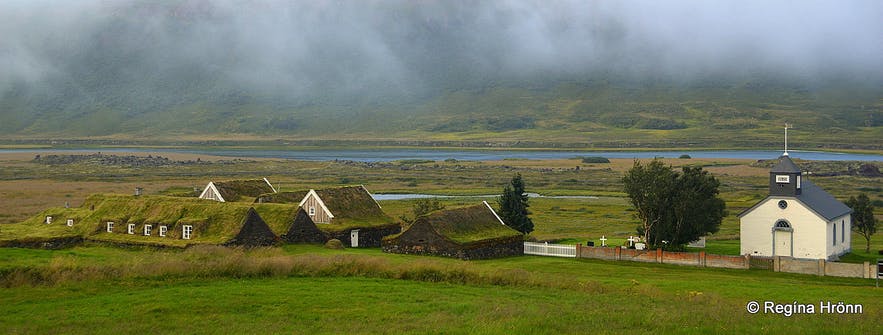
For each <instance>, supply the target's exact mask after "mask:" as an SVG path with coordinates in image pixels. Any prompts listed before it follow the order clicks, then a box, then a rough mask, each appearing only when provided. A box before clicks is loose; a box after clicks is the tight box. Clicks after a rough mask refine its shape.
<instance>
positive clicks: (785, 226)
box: [775, 220, 791, 228]
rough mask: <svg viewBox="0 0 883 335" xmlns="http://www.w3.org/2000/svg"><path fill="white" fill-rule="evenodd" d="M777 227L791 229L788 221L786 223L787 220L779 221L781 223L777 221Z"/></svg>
mask: <svg viewBox="0 0 883 335" xmlns="http://www.w3.org/2000/svg"><path fill="white" fill-rule="evenodd" d="M775 227H776V228H791V225H790V224H788V221H785V220H779V221H776V226H775Z"/></svg>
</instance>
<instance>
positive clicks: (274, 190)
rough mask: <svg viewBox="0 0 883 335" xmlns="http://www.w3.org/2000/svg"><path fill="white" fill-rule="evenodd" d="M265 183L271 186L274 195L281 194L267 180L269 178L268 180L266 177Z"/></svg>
mask: <svg viewBox="0 0 883 335" xmlns="http://www.w3.org/2000/svg"><path fill="white" fill-rule="evenodd" d="M264 182H266V183H267V185H270V189H272V190H273V193H279V191H276V188H275V187H273V184H270V181H269V180H267V178H266V177H264Z"/></svg>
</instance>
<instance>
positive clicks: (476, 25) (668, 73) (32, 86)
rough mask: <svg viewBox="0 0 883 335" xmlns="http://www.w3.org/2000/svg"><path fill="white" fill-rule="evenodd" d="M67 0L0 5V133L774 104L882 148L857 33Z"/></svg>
mask: <svg viewBox="0 0 883 335" xmlns="http://www.w3.org/2000/svg"><path fill="white" fill-rule="evenodd" d="M85 3H86V4H88V6H87V5H85V4H81V5H80V6H77V5H72V6H71V7H72V8H64V9H65V10H69V11H70V13H68V14H58V13H55V14H52V13H49V14H46V13H43V12H40V11H35V12H34V13H30V12H26V11H24V10H20V11H22V12H25V14H31V15H24V14H22V15H20V16H15V14H16V13H19V12H16V11H15V10H10V11H7V12H8V13H9V14H3V15H4V16H3V17H0V19H7V20H5V21H6V22H7V23H6V25H0V31H5V32H6V34H5V35H6V36H11V37H14V38H12V39H11V40H9V41H8V42H9V43H8V47H7V48H5V49H0V134H2V135H0V141H3V142H4V143H26V142H27V141H34V140H46V139H91V140H117V141H120V140H121V141H129V143H133V144H139V143H142V142H138V141H157V142H162V143H165V142H176V143H177V142H180V141H185V142H188V141H189V142H201V141H207V140H208V141H212V140H227V141H230V140H233V141H242V142H249V141H273V140H277V139H282V140H284V141H306V140H342V141H348V142H347V143H356V144H367V145H385V144H397V145H403V144H404V145H453V146H458V145H467V146H522V147H524V146H533V147H556V146H568V147H605V148H618V147H769V146H771V145H774V144H777V143H779V142H780V140H779V136H780V131H778V129H777V128H780V127H781V126H782V125H783V123H785V122H788V123H792V124H794V125H795V132H794V136H795V141H797V142H800V143H801V144H802V146H803V147H825V148H838V149H844V148H861V149H872V150H880V149H883V147H881V144H880V143H879V138H881V137H883V77H881V76H880V73H879V72H880V71H881V68H883V67H881V64H880V59H881V58H880V57H876V56H874V52H875V49H873V47H872V46H869V44H868V43H865V44H861V43H860V42H861V41H862V40H856V42H855V43H856V45H857V46H853V45H848V46H841V49H840V50H838V52H837V53H836V55H835V56H830V55H827V54H819V55H813V54H812V53H806V52H804V51H805V50H802V49H801V50H790V49H781V48H784V47H779V46H778V45H780V43H776V42H777V41H766V40H764V41H761V42H762V43H763V44H762V45H761V44H759V45H756V46H755V47H757V48H761V47H762V48H761V49H759V51H757V52H754V53H749V54H748V55H747V56H745V57H746V59H738V58H737V56H735V55H736V54H739V53H738V52H736V51H740V52H741V50H742V48H743V47H744V46H743V45H742V44H739V43H736V41H735V40H734V41H733V43H732V45H724V46H721V45H713V46H712V45H708V46H707V47H708V48H709V49H713V48H718V49H720V50H717V51H716V52H717V53H719V54H715V55H712V56H704V57H703V56H698V55H694V54H692V52H693V51H694V50H693V49H692V48H693V47H702V46H705V45H686V46H684V45H681V43H683V41H681V40H680V39H671V38H670V37H668V38H669V39H671V40H660V39H661V38H662V36H657V35H655V34H656V33H655V32H654V31H653V30H651V29H648V28H647V27H643V26H632V23H629V21H628V19H627V18H625V17H623V16H622V15H620V13H618V12H608V10H605V9H599V8H595V7H592V6H587V7H583V5H581V4H580V3H579V2H575V3H570V2H562V3H559V4H558V5H556V6H561V8H557V7H554V6H552V7H549V8H551V9H555V10H559V11H560V12H567V11H568V10H573V11H574V12H577V13H580V14H579V15H586V17H582V16H579V15H577V17H568V16H566V15H565V16H563V19H562V18H561V17H562V16H561V15H562V14H561V13H560V12H555V11H552V13H551V14H547V15H549V16H548V17H541V18H538V20H542V21H547V22H546V26H544V28H542V29H541V28H537V27H534V26H522V25H527V23H529V22H531V21H530V19H532V18H533V17H532V16H531V15H532V14H529V13H530V12H529V11H528V12H522V11H519V10H515V9H512V8H508V7H507V5H503V4H499V5H500V6H499V7H498V6H495V5H493V4H482V3H480V2H479V3H473V4H471V6H466V5H453V4H446V3H445V2H439V3H426V4H421V5H419V6H418V5H414V4H412V3H409V2H395V1H393V2H389V3H386V4H385V5H384V6H371V5H367V4H366V5H363V4H360V3H348V4H337V5H333V6H332V5H327V6H326V5H322V4H299V5H293V4H285V3H284V2H283V3H275V2H264V1H252V2H245V3H240V4H238V5H234V4H231V3H226V2H205V1H196V0H178V1H167V2H160V3H155V2H142V1H134V0H133V1H120V2H110V3H106V2H97V3H90V2H85ZM302 7H307V8H302ZM377 7H381V8H377ZM473 7H476V8H473ZM486 7H487V8H486ZM570 7H574V8H570ZM544 8H545V7H544ZM14 9H18V8H14ZM38 10H40V9H38ZM483 11H484V12H490V13H493V16H494V17H496V18H497V19H496V20H494V21H488V19H487V17H485V16H483V15H482V13H483ZM19 14H21V13H19ZM53 15H56V16H53ZM58 15H67V16H63V17H57V16H58ZM537 15H539V14H537ZM544 15H546V14H544ZM574 15H576V14H574ZM667 15H671V14H670V13H669V14H667ZM553 19H554V20H553ZM782 19H783V20H785V19H787V18H782ZM28 20H31V21H28ZM561 20H564V21H562V22H563V23H560V24H557V23H556V24H553V23H552V22H558V21H561ZM9 27H12V28H9ZM677 28H679V29H682V30H684V31H691V32H692V31H695V27H693V26H690V25H687V26H683V27H680V26H679V27H677ZM10 29H11V31H10ZM870 30H871V31H872V30H873V29H870ZM513 31H515V32H520V33H519V34H514V33H513ZM834 33H835V32H831V34H834ZM534 35H540V36H534ZM694 37H695V36H694ZM859 37H861V36H854V35H850V38H851V39H858V38H859ZM697 38H700V41H702V40H704V39H708V40H716V39H717V38H718V36H716V35H713V34H711V33H709V35H708V36H705V35H703V36H699V37H697ZM644 40H647V41H659V43H641V41H644ZM662 42H667V43H662ZM761 42H758V43H761ZM805 42H806V43H807V44H808V45H815V44H813V43H816V42H815V41H805ZM660 43H661V44H660ZM697 43H698V42H697ZM746 43H747V42H746ZM533 45H536V46H543V47H544V48H546V49H543V50H533V49H532V48H531V47H530V46H533ZM850 48H855V50H853V49H850ZM766 49H770V50H772V51H777V52H781V53H782V54H784V55H785V56H784V57H783V56H782V55H780V54H775V55H776V56H775V57H774V56H770V55H769V53H771V52H772V51H770V50H766ZM780 49H781V50H780ZM851 50H852V51H851ZM766 51H769V52H766ZM731 54H732V55H731ZM807 55H809V56H807ZM826 55H827V56H826ZM844 55H845V56H844ZM850 55H858V56H855V57H853V58H849V57H850ZM863 55H864V56H863ZM865 56H867V57H865ZM877 56H879V55H877ZM863 57H864V58H863ZM868 59H870V60H868Z"/></svg>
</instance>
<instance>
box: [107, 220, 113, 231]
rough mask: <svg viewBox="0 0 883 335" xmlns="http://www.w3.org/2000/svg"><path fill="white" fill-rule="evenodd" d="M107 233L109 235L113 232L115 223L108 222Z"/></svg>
mask: <svg viewBox="0 0 883 335" xmlns="http://www.w3.org/2000/svg"><path fill="white" fill-rule="evenodd" d="M107 232H108V233H112V232H113V221H107Z"/></svg>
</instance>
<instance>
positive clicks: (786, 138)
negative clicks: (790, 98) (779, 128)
mask: <svg viewBox="0 0 883 335" xmlns="http://www.w3.org/2000/svg"><path fill="white" fill-rule="evenodd" d="M788 128H794V127H793V126H792V125H790V124H787V123H785V153H783V154H782V156H788Z"/></svg>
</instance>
